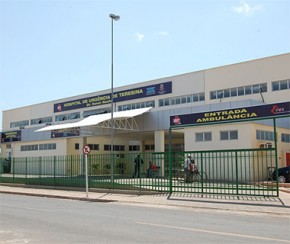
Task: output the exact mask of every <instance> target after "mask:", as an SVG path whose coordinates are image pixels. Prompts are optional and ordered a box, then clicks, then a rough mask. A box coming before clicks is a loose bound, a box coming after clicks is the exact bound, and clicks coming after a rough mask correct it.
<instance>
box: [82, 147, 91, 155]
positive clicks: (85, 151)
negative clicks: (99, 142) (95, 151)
mask: <svg viewBox="0 0 290 244" xmlns="http://www.w3.org/2000/svg"><path fill="white" fill-rule="evenodd" d="M90 152H91V149H90V147H89V146H88V145H85V146H84V147H83V153H84V154H86V155H88V154H89V153H90Z"/></svg>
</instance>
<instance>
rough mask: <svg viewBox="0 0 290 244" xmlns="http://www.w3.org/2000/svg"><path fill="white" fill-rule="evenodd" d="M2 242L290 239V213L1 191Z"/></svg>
mask: <svg viewBox="0 0 290 244" xmlns="http://www.w3.org/2000/svg"><path fill="white" fill-rule="evenodd" d="M0 214H1V215H0V243H14V244H15V243H147V244H148V243H167V244H168V243H272V244H273V243H290V232H289V229H290V218H289V216H285V217H281V216H279V217H278V216H274V215H267V214H249V213H245V214H241V213H231V212H229V211H213V210H209V211H207V210H204V209H194V208H180V207H164V206H162V207H158V206H156V207H154V206H147V205H142V204H120V203H113V202H111V203H104V202H84V201H75V200H64V199H54V198H41V197H32V196H20V195H9V194H0Z"/></svg>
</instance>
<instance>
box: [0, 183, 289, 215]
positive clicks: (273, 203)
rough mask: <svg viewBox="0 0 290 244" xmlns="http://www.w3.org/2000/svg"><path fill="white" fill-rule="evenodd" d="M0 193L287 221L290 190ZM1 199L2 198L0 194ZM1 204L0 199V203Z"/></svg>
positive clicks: (0, 189)
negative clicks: (266, 193)
mask: <svg viewBox="0 0 290 244" xmlns="http://www.w3.org/2000/svg"><path fill="white" fill-rule="evenodd" d="M0 193H7V194H21V195H29V196H38V197H51V198H62V199H71V200H82V201H92V202H112V203H114V202H117V203H122V204H143V205H148V206H155V207H183V208H197V209H204V210H207V211H208V210H220V211H231V212H243V213H248V214H258V213H260V214H261V213H264V214H273V215H279V216H281V217H286V218H290V189H289V188H281V189H280V192H279V197H278V198H277V197H253V196H222V195H201V194H189V193H173V194H171V195H170V194H167V193H156V194H144V193H140V194H138V193H136V192H131V193H129V192H120V191H116V190H114V191H113V190H112V191H111V190H103V189H102V190H101V189H100V190H96V189H94V190H91V189H90V191H89V193H88V196H87V194H86V192H85V189H84V190H83V189H73V190H68V189H60V188H59V189H51V188H36V187H35V188H32V187H27V186H25V185H6V184H1V185H0ZM0 196H1V195H0ZM0 202H1V200H0Z"/></svg>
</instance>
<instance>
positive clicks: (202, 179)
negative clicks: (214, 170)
mask: <svg viewBox="0 0 290 244" xmlns="http://www.w3.org/2000/svg"><path fill="white" fill-rule="evenodd" d="M200 161H201V169H200V172H201V192H202V193H203V181H204V178H203V175H204V174H203V172H204V171H203V152H201V155H200Z"/></svg>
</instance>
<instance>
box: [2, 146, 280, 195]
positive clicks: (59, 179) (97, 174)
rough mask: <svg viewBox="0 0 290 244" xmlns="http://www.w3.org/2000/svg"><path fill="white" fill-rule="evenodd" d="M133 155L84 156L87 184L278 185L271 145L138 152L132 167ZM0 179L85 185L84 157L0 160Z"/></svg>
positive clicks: (256, 190) (253, 188)
mask: <svg viewBox="0 0 290 244" xmlns="http://www.w3.org/2000/svg"><path fill="white" fill-rule="evenodd" d="M187 155H191V156H192V158H193V159H194V160H195V164H196V166H197V168H198V170H199V172H200V174H199V175H198V177H193V179H192V181H190V182H185V180H184V171H183V163H184V160H185V158H186V157H187ZM136 156H137V154H133V153H128V154H114V155H113V157H112V155H111V154H100V155H99V154H98V155H89V156H88V179H89V188H105V189H125V190H135V191H136V190H137V191H154V192H155V191H157V192H170V193H172V192H183V193H200V194H226V195H251V196H278V183H277V182H276V181H274V182H273V181H272V178H271V171H273V170H274V169H275V168H276V167H277V165H276V160H275V159H276V154H275V150H274V149H272V148H269V149H248V150H216V151H198V152H197V151H195V152H184V153H171V154H169V153H167V152H166V153H142V154H141V158H142V160H143V164H141V165H140V168H139V167H138V166H137V167H135V163H134V160H135V158H136ZM112 160H113V162H112ZM149 161H151V162H153V163H154V164H155V165H156V166H157V171H148V167H149ZM4 165H5V167H4ZM138 169H140V177H138ZM136 170H137V174H135V171H136ZM0 182H1V183H21V184H27V185H46V186H65V187H83V188H85V158H84V156H79V155H76V156H51V157H25V158H12V159H11V162H10V166H9V167H8V168H7V161H5V160H4V159H2V160H1V159H0Z"/></svg>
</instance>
